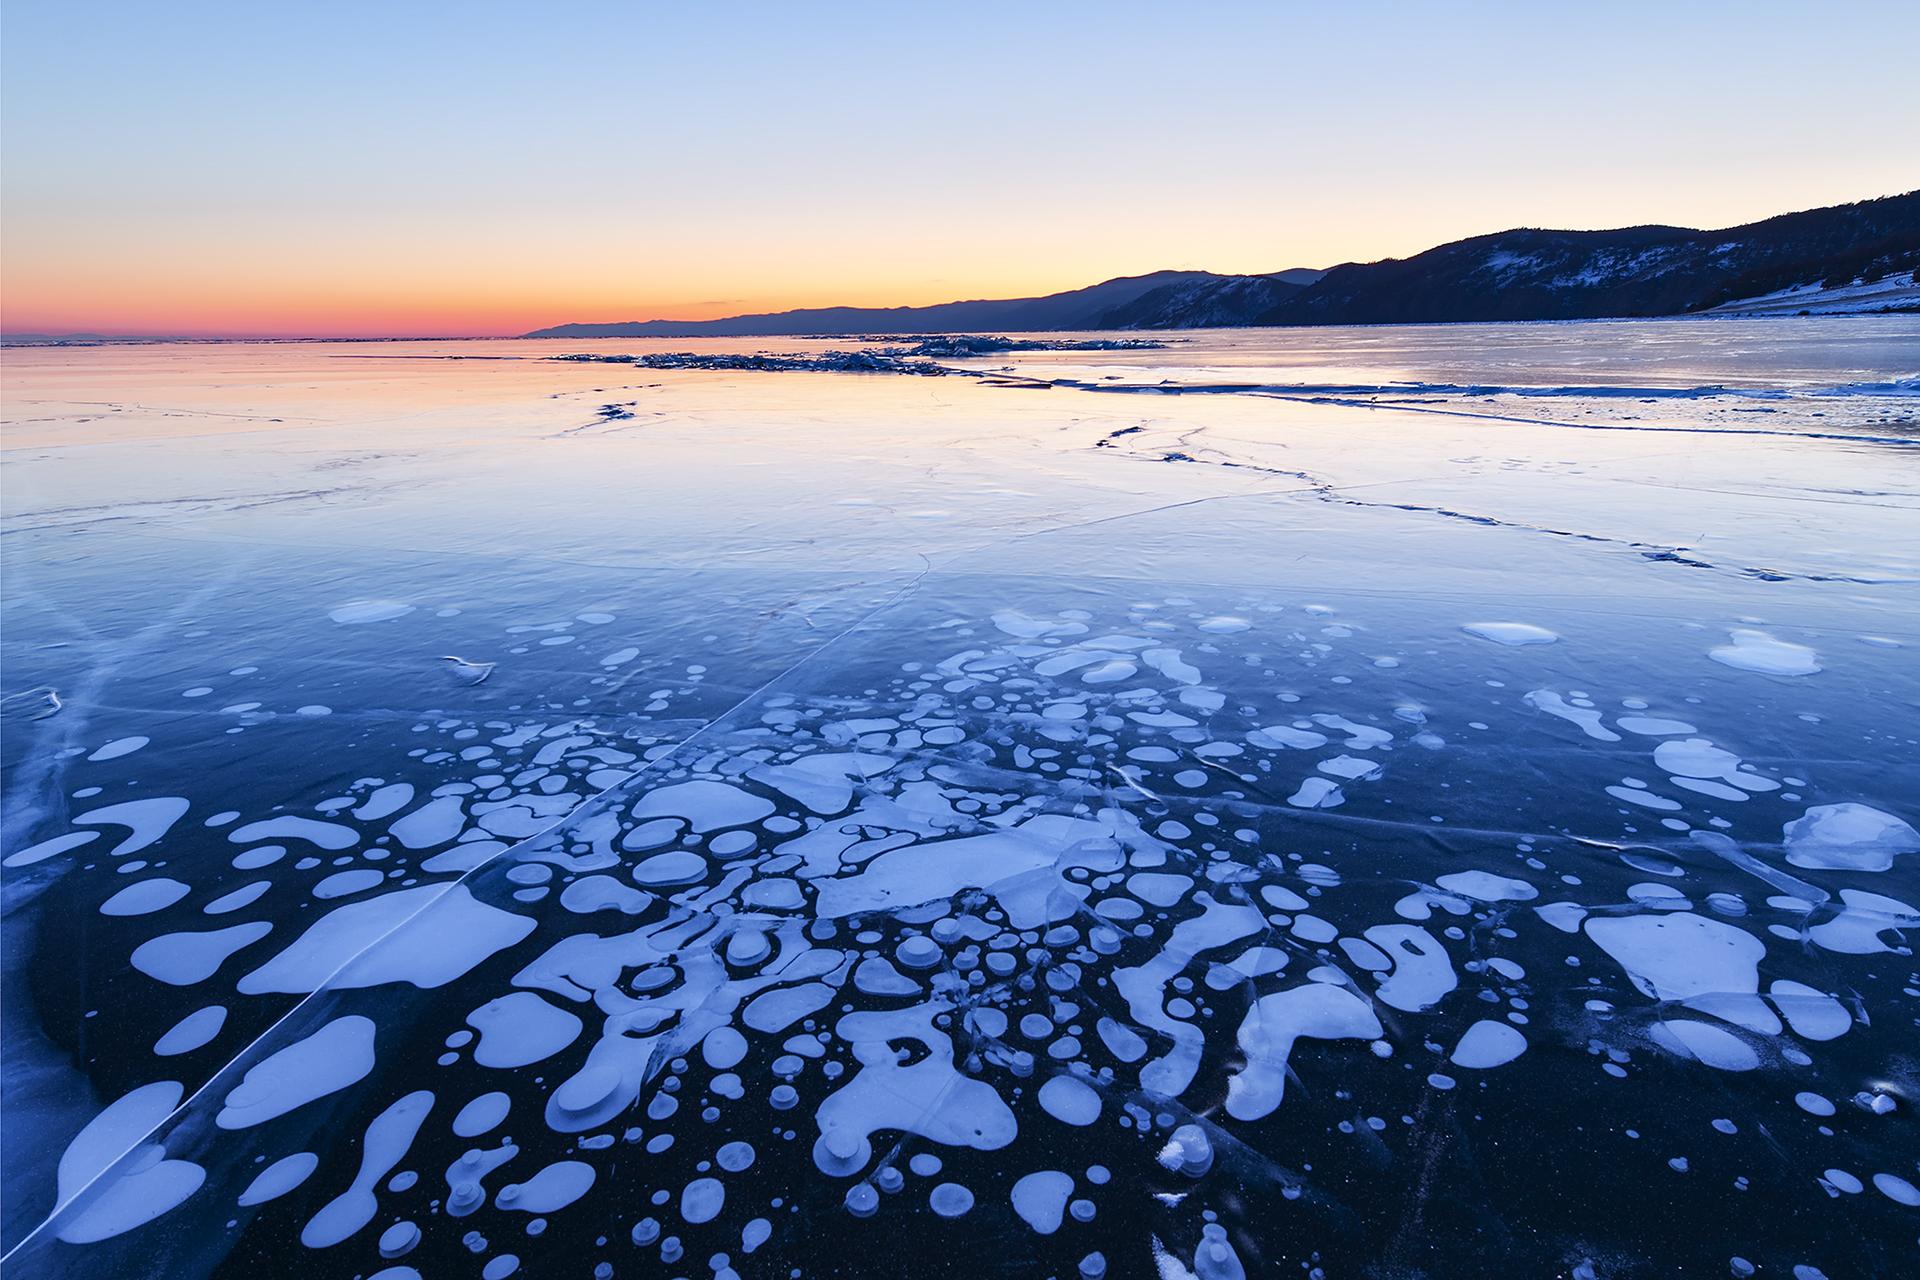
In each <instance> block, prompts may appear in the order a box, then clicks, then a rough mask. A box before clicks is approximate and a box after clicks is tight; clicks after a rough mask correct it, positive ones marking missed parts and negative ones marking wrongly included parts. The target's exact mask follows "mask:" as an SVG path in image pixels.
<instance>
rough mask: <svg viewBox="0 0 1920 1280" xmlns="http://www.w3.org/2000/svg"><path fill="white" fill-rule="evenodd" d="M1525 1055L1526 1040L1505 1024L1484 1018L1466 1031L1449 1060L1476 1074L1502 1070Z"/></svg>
mask: <svg viewBox="0 0 1920 1280" xmlns="http://www.w3.org/2000/svg"><path fill="white" fill-rule="evenodd" d="M1526 1051H1527V1038H1526V1037H1525V1036H1523V1035H1521V1034H1520V1033H1519V1032H1518V1031H1516V1030H1514V1029H1513V1028H1512V1027H1510V1026H1508V1025H1507V1024H1506V1023H1504V1022H1494V1021H1491V1020H1489V1019H1486V1018H1482V1019H1481V1020H1480V1021H1478V1022H1476V1023H1474V1024H1473V1025H1472V1026H1470V1027H1468V1028H1467V1030H1466V1034H1464V1035H1462V1036H1461V1037H1460V1043H1459V1044H1457V1045H1455V1046H1454V1047H1453V1052H1452V1053H1451V1054H1449V1055H1448V1060H1449V1061H1451V1062H1453V1063H1454V1064H1455V1065H1457V1066H1462V1067H1468V1068H1471V1069H1473V1070H1476V1071H1485V1070H1488V1069H1489V1068H1492V1067H1499V1066H1504V1065H1506V1064H1507V1063H1509V1062H1512V1061H1513V1060H1514V1059H1515V1058H1517V1057H1519V1056H1520V1055H1521V1054H1523V1053H1525V1052H1526Z"/></svg>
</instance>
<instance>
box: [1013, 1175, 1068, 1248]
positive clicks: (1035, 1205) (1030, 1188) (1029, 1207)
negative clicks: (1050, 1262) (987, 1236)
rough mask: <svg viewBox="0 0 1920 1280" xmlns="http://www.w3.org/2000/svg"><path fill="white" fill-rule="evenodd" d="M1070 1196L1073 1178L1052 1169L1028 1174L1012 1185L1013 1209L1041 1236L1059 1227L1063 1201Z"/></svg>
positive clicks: (1050, 1233)
mask: <svg viewBox="0 0 1920 1280" xmlns="http://www.w3.org/2000/svg"><path fill="white" fill-rule="evenodd" d="M1072 1196H1073V1178H1072V1176H1071V1175H1069V1174H1065V1173H1061V1172H1059V1171H1058V1170H1054V1169H1042V1170H1039V1171H1038V1172H1036V1173H1029V1174H1027V1175H1026V1176H1024V1177H1022V1178H1021V1179H1020V1180H1019V1181H1018V1182H1015V1183H1014V1184H1013V1211H1014V1212H1015V1213H1017V1214H1019V1215H1020V1219H1021V1221H1023V1222H1025V1223H1026V1224H1027V1225H1028V1226H1029V1227H1032V1228H1033V1229H1034V1230H1035V1231H1037V1232H1039V1233H1040V1234H1041V1235H1043V1236H1050V1235H1052V1234H1053V1233H1054V1232H1056V1231H1058V1230H1059V1229H1060V1221H1061V1219H1062V1218H1064V1217H1065V1216H1066V1212H1067V1201H1068V1200H1069V1199H1070V1198H1071V1197H1072Z"/></svg>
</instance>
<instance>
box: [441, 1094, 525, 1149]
mask: <svg viewBox="0 0 1920 1280" xmlns="http://www.w3.org/2000/svg"><path fill="white" fill-rule="evenodd" d="M512 1105H513V1103H512V1100H511V1099H510V1098H508V1097H507V1095H506V1094H504V1093H501V1092H500V1091H498V1090H495V1091H494V1092H492V1093H483V1094H481V1095H480V1096H479V1097H477V1098H475V1099H474V1100H473V1101H472V1102H469V1103H468V1104H467V1105H466V1106H464V1107H462V1108H460V1114H459V1115H456V1116H455V1117H454V1118H453V1132H454V1136H456V1137H460V1138H477V1137H479V1136H480V1135H481V1134H483V1133H491V1132H493V1130H495V1129H497V1128H499V1127H500V1123H501V1121H503V1120H505V1119H506V1118H507V1112H508V1110H510V1109H511V1107H512Z"/></svg>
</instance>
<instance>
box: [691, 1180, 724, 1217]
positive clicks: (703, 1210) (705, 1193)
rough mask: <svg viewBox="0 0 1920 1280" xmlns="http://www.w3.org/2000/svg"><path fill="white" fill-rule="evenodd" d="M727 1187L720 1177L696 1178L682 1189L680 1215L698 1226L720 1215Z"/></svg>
mask: <svg viewBox="0 0 1920 1280" xmlns="http://www.w3.org/2000/svg"><path fill="white" fill-rule="evenodd" d="M726 1202H727V1189H726V1187H724V1186H722V1185H721V1183H720V1179H718V1178H695V1179H694V1180H693V1181H691V1182H689V1183H688V1184H687V1185H686V1186H685V1187H683V1188H682V1189H681V1191H680V1216H681V1217H682V1218H685V1219H686V1220H687V1221H688V1222H690V1223H693V1224H694V1225H695V1226H698V1225H699V1224H700V1223H702V1222H712V1221H713V1220H714V1219H715V1218H717V1217H719V1216H720V1210H721V1208H722V1207H723V1206H725V1204H726Z"/></svg>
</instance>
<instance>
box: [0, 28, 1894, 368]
mask: <svg viewBox="0 0 1920 1280" xmlns="http://www.w3.org/2000/svg"><path fill="white" fill-rule="evenodd" d="M1916 47H1920V5H1916V4H1913V3H1911V2H1910V0H1908V2H1906V3H1885V4H1882V3H1855V4H1831V5H1816V4H1812V3H1801V4H1784V3H1741V4H1717V3H1685V4H1675V3H1672V2H1671V0H1668V2H1667V3H1658V4H1651V3H1650V4H1606V5H1581V6H1572V5H1539V4H1510V5H1509V4H1466V3H1462V4H1445V5H1442V4H1425V3H1420V4H1415V3H1407V4H1386V3H1375V4H1365V3H1349V4H1343V5H1337V6H1336V5H1331V4H1329V5H1305V4H1286V3H1271V4H1224V3H1222V4H1207V3H1200V2H1198V0H1188V2H1186V3H1178V4H1176V3H1174V2H1173V0H1167V2H1166V3H1160V4H1136V5H1127V4H1069V3H1033V4H1017V5H1016V4H996V3H985V2H982V0H970V2H969V3H965V4H959V5H939V6H932V5H911V6H908V5H879V4H874V5H866V4H830V3H822V4H776V3H767V4H701V5H693V4H687V5H678V6H672V7H669V6H665V5H646V4H638V3H631V4H595V3H577V4H568V3H554V4H525V3H520V4H492V3H464V4H458V5H455V4H446V5H429V4H425V3H397V4H396V3H379V4H371V3H327V4H318V3H314V4H257V3H248V4H239V3H234V4H211V3H168V4H132V3H128V4H108V5H75V4H72V3H48V2H44V0H5V3H4V5H3V6H0V60H3V62H4V66H3V67H0V72H3V73H4V75H3V79H4V87H3V88H0V93H3V94H4V119H3V121H0V128H3V130H4V136H3V137H0V146H3V150H0V327H4V329H5V330H6V331H8V332H15V333H17V332H26V331H53V332H66V331H72V330H94V331H101V332H108V333H159V334H222V335H238V334H258V335H376V334H396V335H400V334H501V333H517V332H521V331H524V330H526V329H530V328H534V327H538V326H542V325H547V324H554V323H558V322H562V321H569V320H588V321H606V320H631V319H650V318H656V317H675V318H705V317H711V316H718V315H727V314H733V313H737V312H743V311H765V310H780V309H785V308H789V307H796V306H815V305H827V304H839V303H846V304H857V305H894V304H918V303H928V302H938V301H945V300H949V299H954V298H969V297H1006V296H1020V295H1026V294H1036V293H1045V292H1050V291H1053V290H1057V289H1065V288H1073V287H1077V286H1080V285H1085V284H1090V283H1093V282H1095V281H1098V280H1101V279H1105V278H1108V277H1111V276H1116V275H1131V274H1138V273H1140V272H1144V271H1150V270H1154V269H1157V268H1163V267H1185V268H1206V269H1210V270H1215V271H1272V270H1278V269H1280V268H1283V267H1292V266H1326V265H1331V264H1333V263H1336V262H1340V261H1346V260H1371V259H1375V258H1381V257H1389V256H1403V255H1406V254H1409V253H1413V252H1417V251H1419V250H1421V249H1424V248H1427V247H1430V246H1432V245H1434V244H1436V243H1439V242H1442V241H1446V240H1450V239H1455V238H1458V237H1461V236H1465V235H1472V234H1478V233H1481V232H1486V231H1494V230H1500V229H1502V228H1505V227H1509V226H1516V225H1531V226H1553V227H1571V228H1590V227H1609V226H1620V225H1630V224H1634V223H1644V222H1665V223H1678V224H1683V225H1692V226H1723V225H1729V224H1733V223H1737V222H1743V221H1748V220H1752V219H1755V218H1760V217H1765V216H1768V215H1771V214H1774V213H1781V212H1786V211H1788V210H1793V209H1800V208H1806V207H1811V206H1817V205H1823V204H1834V203H1839V202H1842V201H1848V200H1857V199H1862V198H1866V197H1871V196H1879V195H1887V194H1892V193H1894V192H1898V191H1903V190H1909V189H1912V188H1914V187H1916V186H1920V163H1916V157H1920V149H1917V148H1916V145H1915V141H1914V140H1915V139H1916V138H1920V88H1916V85H1920V77H1916V76H1915V75H1913V74H1912V73H1911V71H1910V68H1909V69H1908V70H1905V71H1903V70H1902V69H1901V68H1902V67H1903V66H1906V65H1907V64H1909V63H1910V62H1911V57H1912V51H1913V50H1914V49H1915V48H1916Z"/></svg>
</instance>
